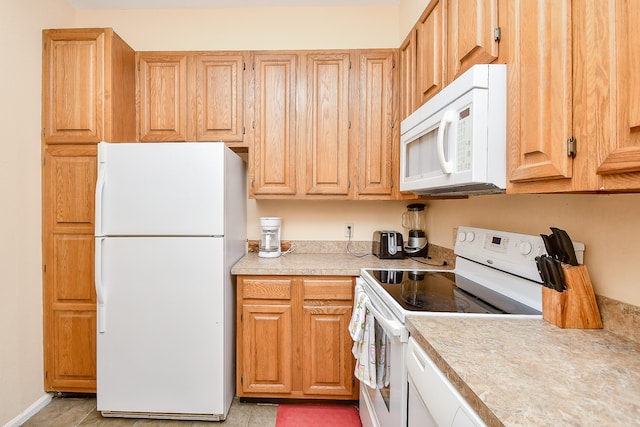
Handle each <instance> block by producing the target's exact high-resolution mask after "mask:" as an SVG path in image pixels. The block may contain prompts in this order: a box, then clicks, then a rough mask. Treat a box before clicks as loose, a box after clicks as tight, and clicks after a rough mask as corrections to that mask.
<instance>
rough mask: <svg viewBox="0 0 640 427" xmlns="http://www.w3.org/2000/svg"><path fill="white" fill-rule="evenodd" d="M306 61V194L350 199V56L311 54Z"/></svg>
mask: <svg viewBox="0 0 640 427" xmlns="http://www.w3.org/2000/svg"><path fill="white" fill-rule="evenodd" d="M303 61H304V73H305V75H304V79H305V83H306V84H305V85H304V86H303V90H304V92H303V93H302V94H301V95H302V98H301V99H303V100H304V102H303V105H304V110H302V111H301V112H302V113H303V114H304V118H305V119H304V121H303V122H302V123H301V126H302V127H301V129H302V136H301V155H302V158H301V162H300V166H301V168H302V170H303V171H304V174H303V177H302V178H303V186H304V187H303V191H304V194H306V195H322V196H338V197H343V198H347V197H348V196H349V195H350V193H351V182H350V168H349V166H350V164H349V162H350V158H349V146H350V144H349V126H350V120H349V119H350V116H349V100H350V88H351V85H350V65H351V62H350V54H349V52H331V53H313V52H311V53H307V54H305V55H303Z"/></svg>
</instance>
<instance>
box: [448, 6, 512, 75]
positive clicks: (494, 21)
mask: <svg viewBox="0 0 640 427" xmlns="http://www.w3.org/2000/svg"><path fill="white" fill-rule="evenodd" d="M447 15H448V17H449V19H448V22H447V34H448V37H447V44H448V48H447V62H448V71H447V81H449V82H451V81H453V80H455V79H456V77H458V76H459V75H460V74H462V73H464V72H465V71H466V70H468V69H469V68H470V67H471V66H472V65H475V64H490V63H492V62H493V61H495V60H496V59H498V46H499V34H500V29H499V25H498V0H448V12H447Z"/></svg>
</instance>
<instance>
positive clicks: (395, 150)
mask: <svg viewBox="0 0 640 427" xmlns="http://www.w3.org/2000/svg"><path fill="white" fill-rule="evenodd" d="M358 68H359V69H358V74H359V80H360V81H359V84H358V104H357V105H358V116H359V117H358V120H357V121H356V123H357V124H358V128H357V129H356V130H355V131H357V133H358V144H357V146H358V149H359V154H358V198H365V197H366V196H376V197H380V196H388V197H389V198H391V196H392V193H393V191H394V185H397V182H394V178H395V181H397V180H398V179H397V176H399V173H400V172H399V147H398V142H399V134H398V133H397V128H398V126H399V123H398V117H397V111H398V108H397V104H396V102H397V101H396V100H397V96H394V90H396V87H395V86H397V81H398V74H397V69H396V51H395V50H386V51H385V50H376V51H370V52H361V53H359V55H358Z"/></svg>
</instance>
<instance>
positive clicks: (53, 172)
mask: <svg viewBox="0 0 640 427" xmlns="http://www.w3.org/2000/svg"><path fill="white" fill-rule="evenodd" d="M42 67H43V69H42V76H43V81H42V126H43V128H42V194H43V196H42V197H43V199H42V217H43V230H42V248H43V317H44V370H45V390H46V391H65V392H95V387H96V362H95V359H96V353H95V348H96V341H95V334H96V303H95V293H94V291H93V283H94V280H93V262H94V259H93V254H94V250H93V248H94V244H93V233H94V192H95V182H96V173H97V164H96V152H97V143H98V142H100V141H103V140H104V141H110V142H122V141H135V139H136V135H135V130H136V112H135V52H134V51H133V49H131V48H130V47H129V46H128V45H127V44H126V43H125V42H124V41H123V40H122V39H121V38H120V37H119V36H118V35H117V34H116V33H114V32H113V30H112V29H110V28H99V29H64V30H44V31H43V55H42Z"/></svg>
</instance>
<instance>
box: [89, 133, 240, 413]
mask: <svg viewBox="0 0 640 427" xmlns="http://www.w3.org/2000/svg"><path fill="white" fill-rule="evenodd" d="M95 230H96V234H95V285H96V296H97V304H98V306H97V313H98V314H97V328H98V334H97V409H98V411H100V412H101V413H102V415H103V416H116V417H135V418H170V419H194V420H218V421H219V420H224V419H225V418H226V416H227V413H228V411H229V407H230V406H231V401H232V399H233V397H234V394H235V326H234V325H235V286H234V283H233V282H232V276H231V267H232V265H233V264H234V263H235V262H236V261H237V260H238V259H240V258H241V257H242V256H243V255H244V254H245V253H246V174H245V165H244V162H243V160H242V159H241V158H240V157H239V156H238V155H237V154H235V153H233V152H232V151H231V150H230V149H229V148H227V147H226V146H225V145H224V144H223V143H221V142H216V143H190V142H188V143H118V144H111V143H105V142H101V143H100V144H98V181H97V185H96V203H95Z"/></svg>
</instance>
